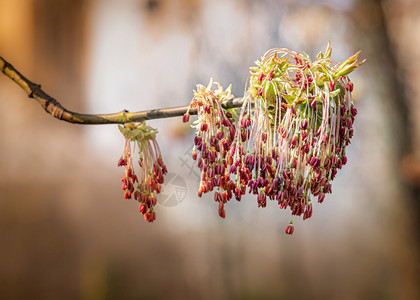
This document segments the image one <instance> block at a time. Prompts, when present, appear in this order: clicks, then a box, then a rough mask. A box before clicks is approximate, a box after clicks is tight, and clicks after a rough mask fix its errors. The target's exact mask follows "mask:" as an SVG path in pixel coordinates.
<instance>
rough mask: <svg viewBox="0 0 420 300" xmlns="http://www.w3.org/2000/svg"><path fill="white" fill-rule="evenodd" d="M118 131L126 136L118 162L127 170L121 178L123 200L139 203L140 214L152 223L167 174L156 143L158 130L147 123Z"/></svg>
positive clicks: (135, 124)
mask: <svg viewBox="0 0 420 300" xmlns="http://www.w3.org/2000/svg"><path fill="white" fill-rule="evenodd" d="M119 129H120V131H121V133H122V134H123V135H124V137H125V146H124V153H123V154H122V156H121V158H120V159H119V161H118V166H124V168H125V172H124V175H123V176H122V177H121V181H122V187H121V189H122V190H123V191H124V199H132V198H133V197H134V199H135V200H137V201H139V202H140V204H139V212H141V213H142V214H143V216H144V220H145V221H148V222H153V221H154V220H155V219H156V212H155V210H154V207H155V206H156V202H157V200H156V194H159V193H160V190H161V184H163V182H164V175H165V174H166V173H167V172H168V171H167V169H166V166H165V164H164V163H163V160H162V156H161V153H160V149H159V145H158V143H157V141H156V134H157V130H155V129H153V128H152V127H150V126H148V125H146V123H145V122H140V123H127V124H125V125H124V126H119ZM132 145H133V147H132ZM136 146H137V148H138V149H137V150H138V153H139V156H138V161H137V163H138V166H139V172H138V173H137V175H136V172H135V170H134V165H133V158H134V157H133V151H135V148H136ZM132 148H133V151H132Z"/></svg>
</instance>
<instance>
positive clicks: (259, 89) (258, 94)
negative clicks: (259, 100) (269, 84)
mask: <svg viewBox="0 0 420 300" xmlns="http://www.w3.org/2000/svg"><path fill="white" fill-rule="evenodd" d="M262 93H263V88H262V86H260V87H259V88H258V90H257V96H261V95H262Z"/></svg>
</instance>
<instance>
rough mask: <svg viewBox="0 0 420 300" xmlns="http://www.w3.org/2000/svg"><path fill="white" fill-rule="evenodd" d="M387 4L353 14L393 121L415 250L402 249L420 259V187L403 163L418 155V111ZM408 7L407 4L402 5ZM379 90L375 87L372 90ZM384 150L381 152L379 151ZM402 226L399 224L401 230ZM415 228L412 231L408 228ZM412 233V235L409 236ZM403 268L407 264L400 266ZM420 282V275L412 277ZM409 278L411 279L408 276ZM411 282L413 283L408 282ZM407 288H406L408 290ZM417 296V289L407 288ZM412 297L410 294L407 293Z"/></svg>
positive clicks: (367, 4) (373, 2)
mask: <svg viewBox="0 0 420 300" xmlns="http://www.w3.org/2000/svg"><path fill="white" fill-rule="evenodd" d="M384 2H385V1H382V0H367V1H366V0H364V1H362V0H359V1H358V2H357V3H356V4H355V7H354V10H353V11H352V16H351V17H352V18H353V19H354V24H355V26H356V28H355V29H356V30H355V32H356V37H355V38H356V39H357V43H358V44H359V45H360V48H361V49H364V51H365V53H366V54H367V57H368V58H369V61H368V63H369V64H370V66H371V68H372V69H373V70H374V74H373V75H374V77H375V78H374V79H373V80H374V81H375V82H376V83H377V84H375V86H377V89H378V90H376V91H375V92H377V93H378V97H380V99H381V105H383V106H384V107H385V111H386V112H387V118H388V119H389V121H388V122H389V129H390V130H391V131H392V132H391V139H392V143H390V145H389V147H390V148H392V150H393V153H394V157H390V159H391V163H392V165H393V166H392V167H393V170H395V171H394V176H393V178H395V179H396V180H397V181H398V182H397V183H398V185H399V191H400V195H399V197H398V198H395V199H394V200H395V201H399V203H400V204H398V206H400V205H401V206H402V207H404V209H405V215H406V216H407V217H408V219H409V220H408V221H406V222H403V223H404V225H405V226H406V227H405V228H404V229H403V230H404V232H403V233H402V234H404V235H407V237H406V238H407V239H410V240H409V241H408V244H409V245H410V247H412V248H413V249H405V250H404V249H402V250H401V253H404V252H405V251H412V253H414V256H416V257H418V253H420V250H419V248H420V247H419V245H420V213H419V212H420V186H419V185H418V184H417V183H416V182H415V181H412V180H410V178H409V177H408V176H406V174H404V169H403V167H402V163H403V161H404V160H405V159H406V158H407V157H413V153H414V152H415V151H414V150H415V149H413V148H414V141H415V137H416V136H415V135H416V131H415V129H414V126H413V123H414V122H413V118H414V110H413V109H412V107H413V105H412V103H410V99H408V97H407V89H408V84H407V81H406V80H407V79H406V78H404V77H403V76H402V74H403V73H402V72H401V66H400V65H399V63H398V61H399V60H398V59H397V58H398V57H397V55H398V54H397V52H396V49H395V47H394V46H393V45H395V44H396V43H397V42H398V41H394V40H391V36H390V33H389V28H390V27H389V26H391V24H392V23H391V22H390V21H389V20H388V19H387V15H386V14H385V13H384ZM401 5H404V4H401ZM371 88H375V87H373V86H372V87H371ZM378 150H380V149H378ZM416 163H417V164H418V163H419V162H416ZM399 221H402V220H392V221H391V222H399ZM398 226H399V224H395V227H398ZM407 227H412V228H407ZM408 233H410V235H408ZM417 261H418V260H415V261H414V262H413V261H410V262H409V263H410V264H411V266H409V269H410V271H408V272H407V273H411V272H414V273H418V265H419V264H418V263H417ZM399 264H400V265H404V264H407V262H401V261H400V262H399ZM411 275H414V276H416V277H415V278H418V275H419V274H411ZM407 276H408V277H410V275H408V274H407ZM408 281H410V280H408ZM405 288H406V287H405V286H404V289H405ZM410 288H411V291H412V292H413V293H415V292H414V290H415V289H416V288H414V287H407V289H410ZM407 293H408V294H407V295H409V294H410V292H407Z"/></svg>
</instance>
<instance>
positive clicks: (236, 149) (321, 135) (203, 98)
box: [184, 44, 363, 234]
mask: <svg viewBox="0 0 420 300" xmlns="http://www.w3.org/2000/svg"><path fill="white" fill-rule="evenodd" d="M359 53H360V52H358V53H356V54H355V55H353V56H352V57H350V58H349V59H347V60H345V61H344V62H342V63H341V64H338V63H336V62H334V61H332V60H331V59H330V55H331V47H330V45H329V44H328V46H327V49H326V51H325V53H319V54H318V55H317V57H316V60H315V61H314V62H311V60H310V58H309V57H308V56H307V55H306V54H298V53H296V52H293V51H290V50H288V49H284V48H281V49H272V50H270V51H268V52H267V53H266V54H265V55H264V56H263V57H262V58H261V60H260V61H257V62H256V65H257V66H255V67H251V68H250V79H249V87H248V89H247V91H246V94H245V95H244V98H243V103H242V108H241V111H240V115H239V118H238V119H237V124H236V126H235V123H234V120H233V118H232V115H231V114H230V113H227V112H224V110H223V108H222V107H221V102H223V101H226V100H228V99H231V98H232V97H233V96H232V95H231V94H230V87H229V88H228V90H226V91H223V89H222V87H221V86H220V85H217V86H218V89H217V90H214V91H213V90H211V87H212V83H210V84H209V86H208V87H207V88H204V87H203V86H201V85H199V86H197V91H195V94H194V98H193V101H192V102H191V104H190V107H193V108H197V112H198V121H197V123H198V124H197V125H196V128H197V136H196V137H195V140H194V143H195V147H194V150H193V158H194V159H197V151H198V153H199V157H198V166H199V168H200V169H201V171H202V175H201V176H202V177H201V179H202V180H201V184H200V188H199V191H198V194H199V196H200V197H201V195H202V194H203V193H205V192H209V191H212V190H213V189H216V191H215V194H214V199H215V201H217V202H218V203H219V215H220V216H221V217H223V218H224V217H225V209H224V205H225V203H226V202H227V201H229V200H230V199H231V198H232V197H233V195H235V198H236V199H237V200H238V201H239V200H240V199H241V196H242V195H243V194H244V193H245V191H246V189H248V190H249V193H252V194H255V195H256V196H257V203H258V206H259V207H265V206H266V204H267V199H270V200H275V201H277V203H278V205H279V207H280V208H281V209H287V208H289V209H290V211H291V214H292V220H291V221H290V223H289V225H288V226H287V227H286V233H287V234H292V233H293V231H294V227H293V216H302V215H303V219H307V218H310V217H311V216H312V212H313V208H312V202H311V195H313V196H315V197H317V198H318V202H323V200H324V198H325V194H326V193H331V181H332V180H333V179H334V177H335V176H336V174H337V170H338V169H341V167H342V166H343V165H345V164H346V162H347V157H346V152H345V148H346V146H347V145H348V144H349V143H350V139H351V137H352V136H353V129H352V125H353V122H354V117H355V116H356V114H357V110H356V108H354V106H353V102H352V98H351V92H352V90H353V83H352V82H351V81H350V80H349V78H348V77H347V74H349V73H350V72H352V71H353V70H354V69H356V68H357V67H358V66H359V65H360V64H361V63H363V62H358V56H359ZM188 117H189V115H188V113H187V114H186V115H184V122H186V121H188Z"/></svg>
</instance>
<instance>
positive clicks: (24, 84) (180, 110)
mask: <svg viewBox="0 0 420 300" xmlns="http://www.w3.org/2000/svg"><path fill="white" fill-rule="evenodd" d="M0 70H1V71H2V72H3V74H5V75H6V76H7V77H9V78H10V79H12V80H13V81H14V82H16V83H17V84H18V85H19V86H20V87H21V88H22V89H23V90H24V91H25V92H26V93H27V94H28V97H29V98H33V99H35V100H36V101H37V102H38V103H39V104H40V105H41V106H42V107H43V108H44V109H45V111H46V112H47V113H49V114H50V115H52V116H53V117H54V118H57V119H59V120H62V121H66V122H70V123H75V124H84V125H92V124H125V123H130V122H140V121H145V120H152V119H161V118H171V117H178V116H182V115H183V114H184V113H185V112H187V110H188V105H185V106H178V107H171V108H162V109H152V110H145V111H138V112H129V111H127V110H122V111H120V112H118V113H113V114H81V113H77V112H72V111H70V110H68V109H66V108H65V107H63V106H62V105H61V104H60V103H59V102H58V101H57V100H56V99H54V98H53V97H51V96H50V95H48V94H47V93H45V92H44V91H43V90H42V89H41V85H39V84H36V83H33V82H32V81H30V80H29V79H27V78H26V77H25V76H23V75H22V74H21V73H20V72H19V71H18V70H16V69H15V68H14V67H13V66H12V65H11V64H10V63H8V62H7V61H6V60H5V59H4V58H2V57H1V56H0ZM241 100H242V98H235V99H232V100H229V101H227V102H225V103H223V104H222V106H223V107H224V108H226V109H228V108H234V107H240V106H241ZM189 113H190V114H191V115H195V114H197V110H196V109H190V111H189Z"/></svg>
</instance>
